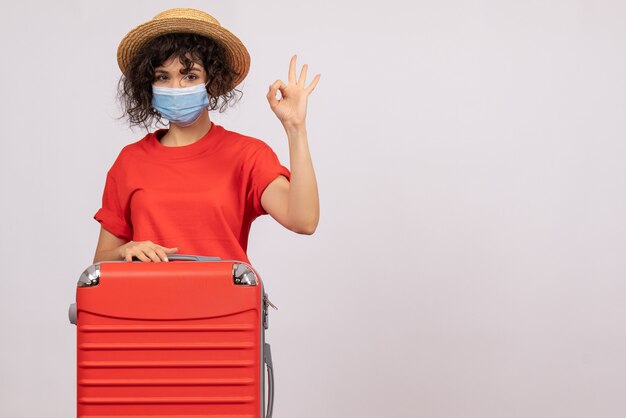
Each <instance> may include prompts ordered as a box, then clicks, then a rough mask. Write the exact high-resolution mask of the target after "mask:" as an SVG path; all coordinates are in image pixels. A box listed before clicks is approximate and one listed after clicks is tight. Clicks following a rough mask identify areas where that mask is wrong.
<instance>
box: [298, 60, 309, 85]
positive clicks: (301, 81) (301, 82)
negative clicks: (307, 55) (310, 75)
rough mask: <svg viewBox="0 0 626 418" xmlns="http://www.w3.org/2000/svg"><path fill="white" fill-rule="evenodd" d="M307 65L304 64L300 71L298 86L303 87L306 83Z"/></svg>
mask: <svg viewBox="0 0 626 418" xmlns="http://www.w3.org/2000/svg"><path fill="white" fill-rule="evenodd" d="M308 68H309V66H308V64H304V65H303V66H302V71H301V72H300V78H299V79H298V85H300V86H304V84H305V83H306V71H307V70H308Z"/></svg>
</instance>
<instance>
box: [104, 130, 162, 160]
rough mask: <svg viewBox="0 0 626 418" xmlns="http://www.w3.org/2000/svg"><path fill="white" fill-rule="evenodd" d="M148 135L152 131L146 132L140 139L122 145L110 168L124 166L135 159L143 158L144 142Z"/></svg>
mask: <svg viewBox="0 0 626 418" xmlns="http://www.w3.org/2000/svg"><path fill="white" fill-rule="evenodd" d="M150 135H152V133H147V134H145V135H144V136H143V137H142V138H141V139H136V140H135V141H134V142H131V143H128V144H126V145H124V146H122V148H121V149H120V151H119V152H118V154H117V157H116V158H115V161H114V162H113V166H112V168H124V167H125V166H127V165H128V164H133V163H134V162H135V161H136V160H137V159H142V158H145V143H146V141H147V139H148V137H149V136H150Z"/></svg>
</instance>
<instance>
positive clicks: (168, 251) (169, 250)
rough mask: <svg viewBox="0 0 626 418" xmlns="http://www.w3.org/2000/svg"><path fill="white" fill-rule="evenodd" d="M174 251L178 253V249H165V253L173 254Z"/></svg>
mask: <svg viewBox="0 0 626 418" xmlns="http://www.w3.org/2000/svg"><path fill="white" fill-rule="evenodd" d="M176 251H178V247H172V248H165V252H166V253H175V252H176Z"/></svg>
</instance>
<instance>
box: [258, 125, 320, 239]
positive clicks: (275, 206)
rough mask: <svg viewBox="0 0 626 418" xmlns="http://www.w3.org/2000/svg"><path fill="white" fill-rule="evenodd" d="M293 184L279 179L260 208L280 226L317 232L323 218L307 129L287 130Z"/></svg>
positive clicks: (271, 187)
mask: <svg viewBox="0 0 626 418" xmlns="http://www.w3.org/2000/svg"><path fill="white" fill-rule="evenodd" d="M285 131H286V132H287V138H288V140H289V161H290V171H291V182H289V180H287V179H286V178H285V177H284V176H279V177H278V178H276V180H274V181H273V182H271V183H270V184H269V185H268V186H267V187H266V188H265V191H264V192H263V194H262V195H261V205H262V206H263V209H265V210H266V211H267V213H269V214H270V215H271V216H272V218H274V219H276V221H277V222H278V223H280V224H281V225H283V226H284V227H285V228H288V229H290V230H292V231H294V232H297V233H299V234H306V235H311V234H313V233H314V232H315V229H316V228H317V225H318V223H319V218H320V207H319V196H318V192H317V181H316V179H315V171H314V170H313V162H312V161H311V153H310V152H309V144H308V139H307V132H306V127H304V126H302V127H285Z"/></svg>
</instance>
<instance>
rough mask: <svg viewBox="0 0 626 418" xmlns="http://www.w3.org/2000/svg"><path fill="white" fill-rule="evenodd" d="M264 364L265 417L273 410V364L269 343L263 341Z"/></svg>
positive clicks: (268, 416)
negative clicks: (265, 371) (265, 373)
mask: <svg viewBox="0 0 626 418" xmlns="http://www.w3.org/2000/svg"><path fill="white" fill-rule="evenodd" d="M264 357H265V359H264V360H265V365H266V366H267V380H268V384H267V386H268V388H267V398H268V399H267V412H266V413H265V418H272V412H273V410H274V365H273V364H272V351H271V350H270V345H269V343H265V350H264Z"/></svg>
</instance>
